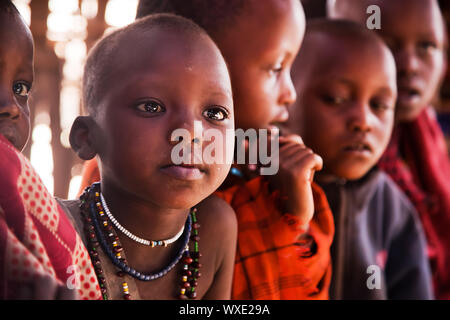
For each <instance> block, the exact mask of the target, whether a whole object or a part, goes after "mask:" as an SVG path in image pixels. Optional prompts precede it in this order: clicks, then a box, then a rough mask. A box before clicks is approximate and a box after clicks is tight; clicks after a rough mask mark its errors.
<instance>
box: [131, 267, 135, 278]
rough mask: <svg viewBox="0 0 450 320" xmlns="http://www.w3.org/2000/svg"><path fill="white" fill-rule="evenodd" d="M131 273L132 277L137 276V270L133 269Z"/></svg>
mask: <svg viewBox="0 0 450 320" xmlns="http://www.w3.org/2000/svg"><path fill="white" fill-rule="evenodd" d="M130 269H131V268H130ZM130 273H131V275H132V276H134V275H135V274H136V270H134V269H131V270H130Z"/></svg>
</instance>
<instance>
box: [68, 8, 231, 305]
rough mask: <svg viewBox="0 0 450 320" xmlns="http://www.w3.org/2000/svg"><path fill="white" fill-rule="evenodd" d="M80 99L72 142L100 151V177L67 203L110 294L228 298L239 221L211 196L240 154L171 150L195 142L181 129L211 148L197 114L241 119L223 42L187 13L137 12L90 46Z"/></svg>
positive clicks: (207, 120) (206, 120) (91, 152)
mask: <svg viewBox="0 0 450 320" xmlns="http://www.w3.org/2000/svg"><path fill="white" fill-rule="evenodd" d="M83 104H84V106H85V108H86V110H87V112H88V116H83V117H78V118H77V119H76V120H75V122H74V124H73V127H72V130H71V134H70V142H71V145H72V147H73V149H74V150H75V151H76V152H77V154H78V155H79V156H80V157H81V158H82V159H84V160H88V159H92V158H93V157H94V156H97V159H98V162H99V166H100V177H101V179H100V184H98V183H97V184H94V185H92V186H91V187H90V188H88V189H87V190H86V191H85V193H84V194H83V196H82V197H81V202H80V201H71V202H66V204H67V207H68V209H69V210H70V211H71V213H72V215H73V216H74V218H75V220H76V221H77V222H76V223H77V225H78V227H79V229H82V228H84V230H86V234H85V237H84V240H85V243H86V245H87V246H88V248H89V253H90V255H91V257H92V260H93V262H94V266H95V271H96V275H97V278H98V279H99V282H100V284H101V288H102V293H103V298H104V299H177V298H180V299H195V298H200V299H229V298H230V293H231V279H232V272H233V261H234V256H235V245H236V220H235V215H234V212H233V211H232V209H231V208H230V207H229V206H228V205H227V204H226V203H225V202H224V201H222V200H220V199H219V198H216V197H214V196H210V195H211V194H212V193H213V192H214V191H215V190H216V189H217V188H218V187H219V185H220V184H221V183H222V182H223V180H224V179H225V177H226V175H227V172H228V171H229V168H230V165H231V157H229V158H230V159H229V160H228V161H223V162H221V163H213V164H208V163H205V162H202V163H200V164H196V163H194V164H189V163H186V162H183V163H181V164H179V165H177V164H175V160H174V158H173V155H171V153H172V149H173V148H174V147H175V146H178V145H179V144H182V143H187V144H189V145H190V144H191V140H190V139H189V140H188V139H186V140H188V141H185V140H184V138H185V136H181V137H182V138H183V139H182V140H181V141H180V139H179V138H178V136H176V137H175V138H177V139H174V137H173V136H172V135H173V132H174V130H176V129H183V130H185V131H187V132H188V133H189V134H190V135H191V139H192V143H193V144H196V143H197V144H199V145H200V147H201V148H203V149H202V150H204V149H206V148H208V147H209V146H210V143H207V142H205V141H204V140H203V134H204V132H203V131H198V130H197V129H196V128H195V125H194V121H197V122H200V123H201V124H202V127H203V128H204V130H207V129H214V130H216V131H219V132H221V133H222V134H224V133H225V132H226V130H234V116H233V100H232V94H231V84H230V79H229V75H228V71H227V67H226V64H225V61H224V60H223V58H222V55H221V53H220V51H219V50H218V48H217V47H216V45H215V44H214V43H213V41H212V40H211V39H210V38H209V37H208V35H207V34H206V33H205V32H204V31H203V30H202V29H201V28H199V27H198V26H197V25H195V24H194V23H192V22H190V21H189V20H187V19H184V18H181V17H177V16H174V15H154V16H150V17H147V18H144V19H140V20H137V21H136V22H135V23H133V24H131V25H129V26H127V27H125V28H122V29H119V30H117V31H114V32H113V33H111V34H109V35H108V36H106V37H104V38H103V39H102V40H100V42H99V43H97V44H96V46H95V47H94V48H93V49H92V50H91V52H90V54H89V56H88V59H87V62H86V66H85V73H84V77H83ZM197 134H198V135H197ZM177 141H178V142H177ZM233 142H234V141H233V139H227V140H226V141H225V144H226V146H227V147H228V148H231V149H232V148H233ZM189 150H190V149H186V152H188V151H189ZM184 152H185V150H184V149H183V155H184ZM231 154H232V153H231ZM188 155H189V156H191V154H190V153H189V152H188ZM188 160H189V159H188ZM194 207H196V208H195V209H194ZM200 226H201V228H200V229H199V227H200ZM146 239H147V240H146ZM148 239H152V240H148ZM162 239H166V240H162ZM200 252H201V254H200ZM200 275H201V277H200Z"/></svg>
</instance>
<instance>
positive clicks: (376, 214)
mask: <svg viewBox="0 0 450 320" xmlns="http://www.w3.org/2000/svg"><path fill="white" fill-rule="evenodd" d="M292 72H293V74H292V77H293V81H294V84H295V88H296V90H297V95H298V97H299V99H298V100H297V102H296V103H295V105H294V106H293V110H292V115H291V117H290V119H289V123H288V126H289V128H290V129H291V130H293V132H295V133H298V134H300V135H301V136H302V137H303V139H304V141H305V143H306V144H307V145H309V146H311V148H313V149H314V150H315V151H316V152H317V153H318V154H319V155H321V156H322V157H323V162H324V167H323V170H322V171H321V172H319V173H318V174H317V176H316V177H317V180H318V182H319V184H320V185H321V186H322V187H323V188H324V190H325V192H326V194H327V198H328V200H329V202H330V206H331V208H332V211H333V214H334V218H335V221H336V238H335V240H334V242H333V248H332V257H333V280H332V286H331V292H330V295H331V297H332V298H334V299H429V298H431V297H432V294H431V278H430V274H429V266H428V261H427V259H426V256H425V240H424V236H423V232H422V229H421V225H420V223H419V221H418V218H417V217H416V212H415V210H414V209H413V207H412V205H411V204H410V202H409V201H408V200H407V199H406V197H405V196H404V195H403V194H402V192H401V191H400V190H399V189H398V188H397V187H396V186H395V185H394V183H393V182H392V181H391V180H390V179H389V178H388V177H387V176H386V175H385V174H384V173H382V172H381V171H380V170H378V169H377V168H376V166H375V164H376V163H377V161H378V159H379V158H380V156H381V155H382V153H383V151H384V149H385V148H386V146H387V144H388V142H389V138H390V135H391V131H392V127H393V124H394V107H395V101H396V96H397V87H396V82H395V61H394V59H393V57H392V54H391V52H390V51H389V49H388V48H387V47H386V46H385V45H384V43H383V41H382V40H381V39H379V38H378V37H377V36H376V35H375V34H374V33H372V32H370V31H367V30H364V29H363V28H361V27H360V26H359V25H357V24H354V23H352V22H347V21H332V20H325V19H320V20H311V22H309V23H308V26H307V30H306V35H305V40H304V45H303V48H302V51H301V54H300V55H299V56H298V57H297V59H296V61H295V63H294V66H293V68H292ZM367 75H370V77H368V76H367Z"/></svg>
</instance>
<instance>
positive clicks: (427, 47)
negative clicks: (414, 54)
mask: <svg viewBox="0 0 450 320" xmlns="http://www.w3.org/2000/svg"><path fill="white" fill-rule="evenodd" d="M418 47H419V49H421V50H424V51H431V50H433V49H436V48H437V45H436V43H434V42H433V41H422V42H419V44H418Z"/></svg>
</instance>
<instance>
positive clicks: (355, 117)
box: [349, 105, 372, 133]
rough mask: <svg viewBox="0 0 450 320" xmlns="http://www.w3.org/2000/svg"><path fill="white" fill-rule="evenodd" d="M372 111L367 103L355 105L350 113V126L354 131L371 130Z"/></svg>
mask: <svg viewBox="0 0 450 320" xmlns="http://www.w3.org/2000/svg"><path fill="white" fill-rule="evenodd" d="M371 117H372V113H371V111H370V107H369V106H367V105H359V106H354V107H353V108H352V112H351V115H350V121H349V127H350V130H351V131H354V132H364V133H366V132H369V131H371V129H372V125H371Z"/></svg>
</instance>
